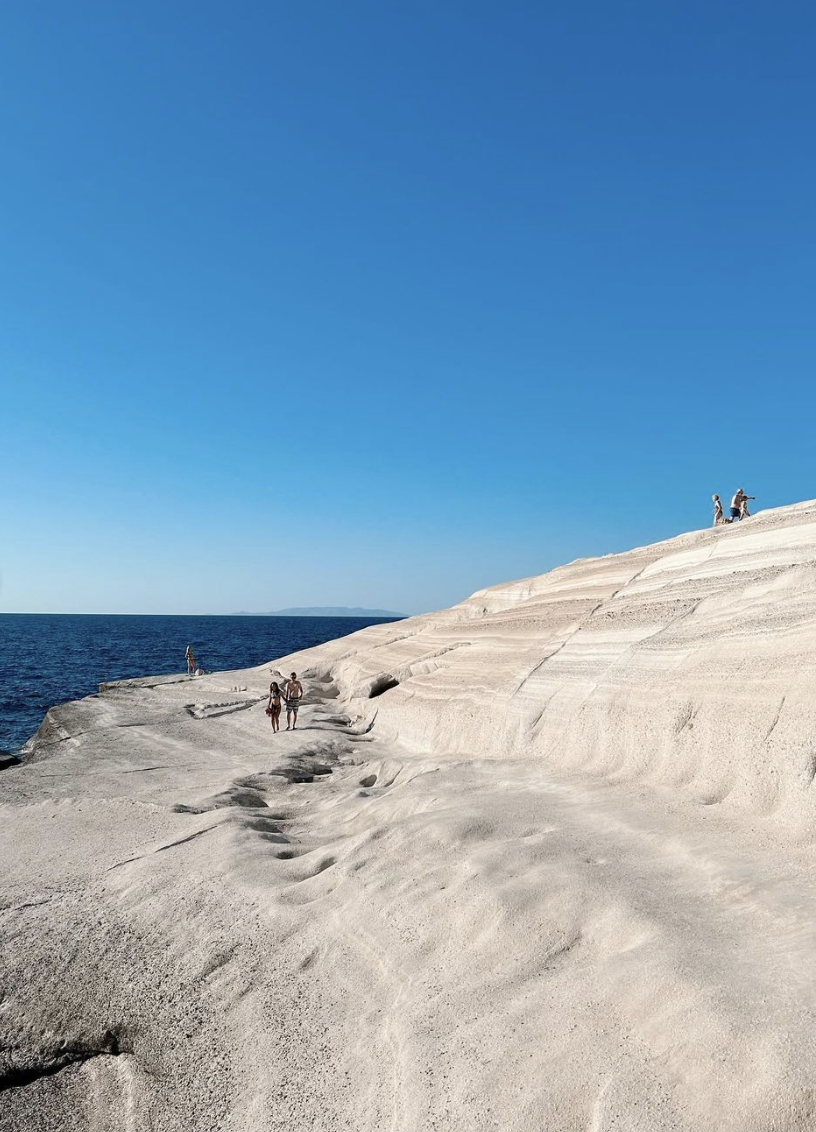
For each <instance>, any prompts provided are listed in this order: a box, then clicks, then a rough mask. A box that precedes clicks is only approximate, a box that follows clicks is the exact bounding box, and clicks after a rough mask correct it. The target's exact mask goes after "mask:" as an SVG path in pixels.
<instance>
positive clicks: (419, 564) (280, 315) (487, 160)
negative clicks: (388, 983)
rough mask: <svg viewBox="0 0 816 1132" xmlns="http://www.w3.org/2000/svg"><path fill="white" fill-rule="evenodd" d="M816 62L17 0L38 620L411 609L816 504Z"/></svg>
mask: <svg viewBox="0 0 816 1132" xmlns="http://www.w3.org/2000/svg"><path fill="white" fill-rule="evenodd" d="M815 40H816V10H815V9H814V8H813V7H812V5H809V4H806V3H804V2H802V3H786V2H784V0H782V2H777V3H774V4H771V3H750V2H749V3H744V2H743V3H740V4H737V3H731V2H729V3H724V2H718V0H707V2H706V3H702V2H699V0H685V2H684V3H682V4H681V3H655V2H654V0H648V2H647V0H635V2H622V3H616V4H610V3H609V2H608V0H586V2H584V3H566V2H562V3H541V2H538V3H512V2H507V0H503V2H502V3H499V2H489V3H486V2H480V0H468V2H466V3H465V2H460V0H435V2H433V3H432V2H430V0H427V2H426V0H414V2H410V3H407V2H406V3H394V4H383V3H382V2H380V0H378V2H374V0H372V2H366V3H361V2H357V0H350V2H348V3H343V4H340V3H337V2H336V0H331V2H328V0H326V2H313V0H299V2H298V3H296V4H291V3H287V4H278V3H269V2H264V3H261V2H257V3H247V2H245V0H244V2H242V0H238V2H234V0H232V2H230V3H226V2H208V0H196V2H192V0H190V2H179V0H163V2H162V3H158V2H156V0H146V2H142V3H140V4H139V5H121V4H111V3H109V2H108V0H105V2H104V3H103V2H101V0H99V2H94V3H89V2H82V0H77V2H75V3H67V2H65V0H62V2H60V3H56V2H54V0H42V2H38V3H32V2H30V0H26V2H21V0H6V3H5V4H4V5H3V8H2V13H0V128H2V158H3V175H2V178H0V388H1V390H2V398H1V399H0V423H1V424H2V446H1V447H0V477H1V479H0V483H2V488H0V573H2V589H0V609H4V610H8V611H57V612H58V611H65V612H137V613H138V612H148V613H149V612H162V613H197V612H203V613H209V612H212V613H220V612H231V611H234V610H237V609H249V610H267V609H274V608H279V607H282V606H288V605H306V604H308V605H323V604H326V605H329V604H343V605H368V606H384V607H387V608H394V609H401V610H404V611H406V612H414V611H421V610H424V609H429V608H436V607H440V606H443V605H447V604H450V603H452V602H453V601H456V600H459V599H460V598H462V597H464V596H466V595H467V594H468V593H469V592H471V591H472V590H474V589H476V588H478V587H481V586H483V585H488V584H491V583H493V582H498V581H503V580H506V579H509V578H512V577H519V576H524V575H528V574H534V573H540V572H542V571H544V570H546V569H549V568H550V567H552V566H554V565H557V564H559V563H560V562H562V561H565V560H568V559H571V558H574V557H577V556H581V555H588V554H598V553H607V552H610V551H614V550H621V549H625V548H627V547H629V546H632V545H637V544H642V543H645V542H651V541H654V540H656V539H660V538H664V537H667V536H670V535H672V534H674V533H677V532H680V531H682V530H685V529H690V528H695V527H700V526H705V525H707V524H708V522H709V513H710V505H709V496H710V495H711V493H712V492H713V491H718V492H719V493H720V494H721V495H723V497H725V496H726V495H730V494H731V493H732V492H733V491H734V489H735V488H736V487H737V486H742V487H744V488H745V489H746V490H747V491H749V493H750V494H752V495H756V496H757V497H758V500H757V505H758V506H775V505H779V504H783V503H786V502H793V501H797V500H800V499H804V498H810V497H813V496H816V484H814V476H813V456H812V452H813V440H812V432H813V423H812V422H813V416H814V409H816V383H814V380H813V378H814V363H815V362H816V341H815V340H814V295H816V286H815V284H816V278H815V277H816V210H814V207H813V202H814V199H816V151H815V150H814V145H813V108H814V98H815V97H816V81H815V80H814V69H813V65H812V60H813V55H814V49H815V48H816V42H815Z"/></svg>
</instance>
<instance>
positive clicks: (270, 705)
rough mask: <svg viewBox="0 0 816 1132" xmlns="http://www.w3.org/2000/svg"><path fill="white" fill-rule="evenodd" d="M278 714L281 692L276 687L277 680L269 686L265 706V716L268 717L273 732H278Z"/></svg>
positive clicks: (279, 711)
mask: <svg viewBox="0 0 816 1132" xmlns="http://www.w3.org/2000/svg"><path fill="white" fill-rule="evenodd" d="M280 713H281V690H280V688H279V687H278V682H277V680H273V681H272V683H271V684H270V685H269V699H268V701H267V704H266V714H267V715H268V716H269V722H270V723H271V724H272V730H273V731H280Z"/></svg>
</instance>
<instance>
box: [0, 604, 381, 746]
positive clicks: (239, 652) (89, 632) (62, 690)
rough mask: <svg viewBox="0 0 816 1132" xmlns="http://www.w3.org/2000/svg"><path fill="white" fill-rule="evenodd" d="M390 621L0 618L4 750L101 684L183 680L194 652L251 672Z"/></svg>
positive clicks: (211, 662) (208, 666) (208, 662)
mask: <svg viewBox="0 0 816 1132" xmlns="http://www.w3.org/2000/svg"><path fill="white" fill-rule="evenodd" d="M387 620H389V619H388V618H382V617H378V618H364V617H147V616H145V617H140V616H127V615H125V616H118V617H114V616H107V615H104V614H99V615H97V614H72V613H60V614H55V613H54V614H52V613H0V750H6V751H16V750H17V749H18V748H19V747H20V746H21V745H22V744H23V743H24V742H25V741H26V739H28V738H29V736H31V735H33V733H34V732H35V731H36V730H37V728H38V727H39V725H40V723H41V722H42V717H43V716H44V715H45V713H46V711H47V710H48V709H49V708H50V707H52V706H53V705H54V704H59V703H64V702H65V701H66V700H76V699H78V698H79V697H80V696H87V695H89V694H90V693H92V692H95V691H96V690H97V686H98V685H99V684H100V683H102V681H103V680H123V679H126V678H127V677H129V676H148V675H150V676H152V675H164V674H165V673H170V672H186V671H187V666H186V663H185V660H184V650H185V648H186V647H187V645H188V644H191V645H192V646H193V652H194V653H195V657H196V660H197V662H198V663H199V664H200V665H201V666H202V667H203V668H204V669H205V670H206V671H207V672H216V671H218V670H219V669H222V670H223V669H231V668H249V667H251V666H252V665H255V664H263V663H264V662H265V661H267V660H273V659H274V658H276V657H279V656H286V654H287V653H290V652H296V651H297V650H298V649H305V648H311V646H312V645H319V644H322V643H323V642H324V641H330V640H333V639H334V638H335V637H343V636H345V635H346V634H347V633H353V632H354V631H355V630H357V629H362V628H363V627H364V626H366V625H380V624H382V623H383V622H384V621H387Z"/></svg>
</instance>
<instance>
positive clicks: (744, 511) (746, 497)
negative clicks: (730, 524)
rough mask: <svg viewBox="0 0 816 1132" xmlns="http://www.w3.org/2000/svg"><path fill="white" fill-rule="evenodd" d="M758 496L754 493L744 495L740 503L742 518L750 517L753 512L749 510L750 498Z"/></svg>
mask: <svg viewBox="0 0 816 1132" xmlns="http://www.w3.org/2000/svg"><path fill="white" fill-rule="evenodd" d="M754 498H756V497H755V496H753V495H743V497H742V502H741V503H740V519H750V518H751V512H750V511H749V510H748V500H749V499H754Z"/></svg>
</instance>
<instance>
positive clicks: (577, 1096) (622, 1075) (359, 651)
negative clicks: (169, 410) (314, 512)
mask: <svg viewBox="0 0 816 1132" xmlns="http://www.w3.org/2000/svg"><path fill="white" fill-rule="evenodd" d="M814 659H816V502H813V503H805V504H800V505H798V506H795V507H788V508H782V509H779V510H777V511H769V512H765V513H762V514H760V515H759V516H757V517H755V518H752V519H751V520H750V521H749V522H746V523H745V524H744V525H741V526H734V527H722V528H718V529H714V530H709V531H702V532H695V533H692V534H689V535H684V536H682V537H680V538H678V539H673V540H671V541H669V542H666V543H662V544H659V545H656V546H651V547H645V548H642V549H638V550H635V551H632V552H630V553H627V554H620V555H613V556H609V557H605V558H599V559H591V560H585V561H581V562H576V563H573V564H571V565H569V566H566V567H563V568H561V569H559V570H555V571H553V572H552V573H550V574H546V575H543V576H541V577H539V578H531V579H527V580H525V581H522V582H515V583H511V584H508V585H503V586H496V587H493V588H491V589H488V590H485V591H482V592H480V593H478V594H475V595H474V596H473V597H472V598H470V599H468V600H467V601H465V602H463V603H462V604H461V605H459V606H456V607H454V608H453V609H450V610H446V611H443V612H441V613H438V614H430V615H427V616H424V617H419V618H413V619H411V620H408V621H403V622H399V623H397V624H393V625H383V626H376V627H374V628H371V629H367V630H363V631H362V632H360V633H357V634H355V635H354V636H351V637H347V638H344V639H341V640H339V641H337V642H332V643H331V644H328V645H324V646H321V647H320V648H317V649H313V650H310V651H308V652H305V653H301V654H298V655H297V656H295V657H290V658H286V659H285V660H284V661H280V662H276V664H275V666H274V667H275V670H278V669H279V670H283V671H285V672H289V671H291V669H292V668H296V669H297V670H298V673H299V674H301V675H302V676H303V677H304V681H305V683H306V686H307V692H308V700H309V701H310V702H309V706H307V707H305V708H304V710H303V711H302V713H301V726H302V730H299V731H298V732H296V733H289V734H287V733H285V732H284V733H282V734H281V735H279V736H273V735H272V734H271V729H270V728H269V725H268V722H267V720H266V717H265V716H264V714H263V702H262V699H261V697H262V696H263V694H264V692H265V688H266V686H267V684H268V681H269V679H270V666H269V665H266V666H262V667H261V668H258V669H254V670H248V671H246V672H240V673H219V674H216V675H213V676H207V677H203V678H200V679H193V680H188V679H187V678H182V677H179V678H164V679H161V678H154V679H145V680H140V681H127V682H122V683H119V684H113V685H108V686H105V687H103V690H102V692H101V694H100V696H98V697H91V698H89V699H87V700H83V701H80V702H78V703H75V704H70V705H66V706H64V707H61V708H56V709H54V710H52V712H50V713H49V716H48V717H47V719H46V722H45V723H44V725H43V728H41V730H40V732H39V734H38V736H37V738H36V739H35V740H34V741H33V742H32V744H31V745H30V748H29V752H28V761H27V763H26V765H25V766H24V767H22V768H20V769H12V770H9V771H6V772H3V773H2V774H0V846H1V847H2V850H3V860H4V861H5V862H6V863H7V868H6V871H5V876H4V879H3V881H2V886H1V887H0V955H1V956H2V960H1V961H0V963H1V966H0V994H1V995H2V997H1V998H0V1089H2V1091H0V1130H2V1132H7V1130H8V1132H11V1130H14V1132H16V1130H19V1129H26V1130H37V1129H42V1130H46V1129H48V1130H50V1129H54V1130H56V1129H60V1130H62V1129H66V1130H70V1129H83V1130H85V1129H88V1130H91V1129H93V1130H94V1132H101V1130H107V1129H111V1130H113V1129H117V1130H119V1129H133V1130H145V1132H147V1130H148V1129H149V1130H151V1132H157V1130H165V1129H166V1130H168V1132H169V1130H174V1132H176V1130H186V1129H190V1130H193V1129H195V1130H196V1132H209V1130H213V1132H214V1130H216V1129H219V1130H228V1132H250V1130H251V1132H256V1130H257V1132H261V1130H267V1129H288V1130H293V1129H295V1130H301V1129H302V1130H304V1132H305V1130H306V1129H309V1130H312V1129H318V1130H326V1132H328V1130H332V1132H334V1130H339V1129H348V1130H354V1132H374V1130H377V1132H379V1130H389V1132H420V1130H422V1132H425V1130H428V1129H439V1130H440V1132H441V1130H444V1132H460V1130H461V1132H481V1130H487V1129H499V1130H502V1132H510V1130H513V1132H516V1130H518V1132H528V1130H529V1132H533V1130H535V1132H540V1130H542V1129H547V1130H548V1132H568V1130H573V1129H582V1130H583V1129H591V1130H596V1132H606V1130H612V1129H615V1130H627V1132H640V1130H643V1132H660V1130H664V1129H665V1130H668V1129H672V1130H674V1129H683V1130H692V1129H693V1130H698V1129H699V1130H703V1129H705V1130H706V1132H709V1130H711V1129H717V1130H729V1132H730V1130H733V1132H760V1130H761V1132H765V1130H768V1129H771V1128H773V1129H776V1130H777V1132H782V1130H785V1132H787V1130H793V1129H796V1130H799V1129H802V1130H804V1129H812V1128H813V1127H814V1126H816V1059H815V1058H814V1056H813V1053H814V1051H813V1045H814V1033H816V1028H815V1027H814V1017H815V1016H816V986H814V975H813V970H814V959H816V859H814V852H816V850H815V849H814V836H813V808H814V796H816V786H814V785H813V779H814V775H815V774H816V706H814V699H815V697H814V696H813V694H812V690H811V687H812V683H813V675H812V669H813V663H814ZM235 689H241V690H240V691H236V690H235Z"/></svg>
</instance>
